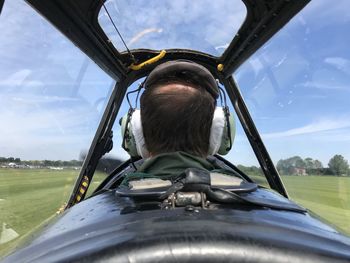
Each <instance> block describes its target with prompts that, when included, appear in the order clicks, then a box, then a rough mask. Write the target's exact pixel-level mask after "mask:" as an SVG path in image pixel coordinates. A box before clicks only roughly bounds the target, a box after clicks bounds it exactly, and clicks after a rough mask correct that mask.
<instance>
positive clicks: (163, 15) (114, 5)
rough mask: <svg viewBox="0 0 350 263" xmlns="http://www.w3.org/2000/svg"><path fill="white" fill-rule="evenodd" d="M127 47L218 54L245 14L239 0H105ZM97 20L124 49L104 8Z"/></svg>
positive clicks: (107, 33)
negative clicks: (183, 49)
mask: <svg viewBox="0 0 350 263" xmlns="http://www.w3.org/2000/svg"><path fill="white" fill-rule="evenodd" d="M105 6H106V8H107V10H108V12H109V13H110V15H111V17H112V19H113V22H114V23H115V24H116V26H117V28H118V30H119V32H120V33H121V35H122V37H123V38H124V40H125V42H126V44H127V46H128V48H129V49H137V48H147V49H155V50H160V49H167V48H185V49H194V50H198V51H202V52H205V53H209V54H212V55H221V54H222V53H223V52H224V50H225V49H226V48H227V46H228V44H229V43H230V42H231V40H232V39H233V37H234V36H235V34H236V33H237V31H238V29H239V27H240V26H241V24H242V23H243V21H244V18H245V16H246V8H245V6H244V4H243V2H242V1H239V0H235V1H223V0H219V1H210V0H205V1H190V0H186V1H171V0H170V1H169V0H168V1H161V2H159V1H154V0H152V1H145V0H138V1H132V2H130V1H125V0H121V1H120V0H110V1H106V3H105ZM98 21H99V23H100V25H101V27H102V29H103V30H104V31H105V33H106V35H107V36H108V37H109V39H110V40H111V41H112V42H113V44H114V46H115V47H116V48H117V49H118V50H119V51H125V50H126V49H125V46H124V45H123V43H122V41H121V39H120V38H119V36H118V35H117V32H116V30H115V29H114V27H113V25H112V23H111V21H110V20H109V18H108V15H107V13H106V11H105V9H104V8H103V7H102V8H101V10H100V13H99V16H98Z"/></svg>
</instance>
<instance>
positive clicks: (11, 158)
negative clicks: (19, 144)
mask: <svg viewBox="0 0 350 263" xmlns="http://www.w3.org/2000/svg"><path fill="white" fill-rule="evenodd" d="M7 161H8V162H11V163H12V162H14V161H15V158H13V157H9V158H7Z"/></svg>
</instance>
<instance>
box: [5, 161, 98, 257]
mask: <svg viewBox="0 0 350 263" xmlns="http://www.w3.org/2000/svg"><path fill="white" fill-rule="evenodd" d="M78 174H79V171H78V170H68V169H67V170H49V169H35V170H34V169H2V168H0V233H1V230H2V228H3V224H4V223H5V224H6V226H7V227H10V228H12V229H13V230H15V231H16V232H17V233H18V234H19V235H20V236H22V235H25V234H26V233H28V232H29V231H30V230H32V229H33V228H34V227H36V226H38V225H39V224H40V223H41V222H43V221H44V220H45V219H47V218H49V217H52V216H54V215H55V214H56V212H57V211H58V209H59V208H60V207H61V206H62V205H64V204H65V203H66V202H67V200H68V198H69V196H70V194H71V191H72V188H73V185H74V183H75V180H76V178H77V177H78ZM102 177H103V175H101V174H98V176H97V180H93V182H92V184H91V186H90V188H89V190H88V195H89V194H90V193H91V192H92V191H93V189H94V188H96V186H97V185H98V183H99V182H100V181H101V180H102V179H103V178H102ZM13 243H15V242H9V243H6V244H0V255H1V254H3V253H4V252H3V251H6V250H7V249H8V247H10V246H12V245H13Z"/></svg>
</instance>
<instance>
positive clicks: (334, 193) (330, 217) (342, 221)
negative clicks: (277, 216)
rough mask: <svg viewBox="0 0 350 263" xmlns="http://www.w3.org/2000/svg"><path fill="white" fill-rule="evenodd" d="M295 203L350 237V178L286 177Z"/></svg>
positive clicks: (286, 182) (286, 183) (284, 179)
mask: <svg viewBox="0 0 350 263" xmlns="http://www.w3.org/2000/svg"><path fill="white" fill-rule="evenodd" d="M282 180H283V182H284V184H285V187H286V188H287V191H288V193H289V196H290V198H291V199H292V200H294V201H296V202H297V203H299V204H301V205H302V206H304V207H306V208H308V209H309V210H310V211H312V212H313V213H315V214H317V215H319V216H320V217H322V218H324V219H325V220H326V221H327V222H329V223H331V224H333V225H334V226H336V227H338V228H339V229H340V230H342V231H343V232H345V233H347V234H348V235H350V177H334V176H283V177H282Z"/></svg>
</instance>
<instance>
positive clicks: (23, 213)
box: [0, 168, 350, 255]
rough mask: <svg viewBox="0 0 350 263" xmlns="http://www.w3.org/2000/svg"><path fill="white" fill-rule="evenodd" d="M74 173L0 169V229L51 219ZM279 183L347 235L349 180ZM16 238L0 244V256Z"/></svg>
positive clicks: (318, 178)
mask: <svg viewBox="0 0 350 263" xmlns="http://www.w3.org/2000/svg"><path fill="white" fill-rule="evenodd" d="M78 173H79V171H76V170H59V171H56V170H46V169H37V170H30V169H1V168H0V199H1V200H0V224H1V225H0V227H2V225H3V223H6V225H7V226H8V227H10V228H12V229H14V230H15V231H16V232H17V233H18V234H20V235H21V236H23V235H25V234H26V233H28V232H29V231H31V230H32V229H34V228H35V227H36V226H38V225H39V224H40V223H42V222H43V221H44V220H46V219H47V218H49V217H52V216H54V215H55V213H56V212H57V210H58V209H59V208H60V207H61V206H62V205H64V204H65V202H67V199H68V198H69V195H70V193H71V191H72V187H73V185H74V182H75V180H76V178H77V176H78ZM103 178H104V175H103V174H97V176H95V177H94V180H93V182H92V183H91V186H90V188H89V191H88V195H89V193H91V192H92V190H93V189H94V188H95V187H97V185H98V184H99V183H100V182H101V181H102V180H103ZM254 178H255V177H254ZM262 178H263V177H260V176H257V177H256V178H255V179H257V180H260V179H262ZM264 181H265V180H261V183H264ZM283 182H284V184H285V186H286V188H287V190H288V193H289V195H290V197H291V198H292V199H293V200H295V201H296V202H298V203H299V204H301V205H303V206H305V207H306V208H308V209H310V210H311V211H312V212H314V213H316V214H317V215H320V216H321V217H322V218H324V219H326V220H327V221H328V222H330V223H332V224H334V225H335V226H337V227H338V228H339V229H341V230H343V231H344V232H345V233H347V234H350V177H347V178H346V177H326V176H284V177H283ZM0 232H1V229H0ZM18 239H19V238H17V239H16V240H15V241H11V242H8V243H5V244H2V245H1V244H0V255H2V254H4V253H5V252H7V251H8V250H9V249H10V248H11V247H13V246H14V245H15V244H16V243H17V240H18Z"/></svg>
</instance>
